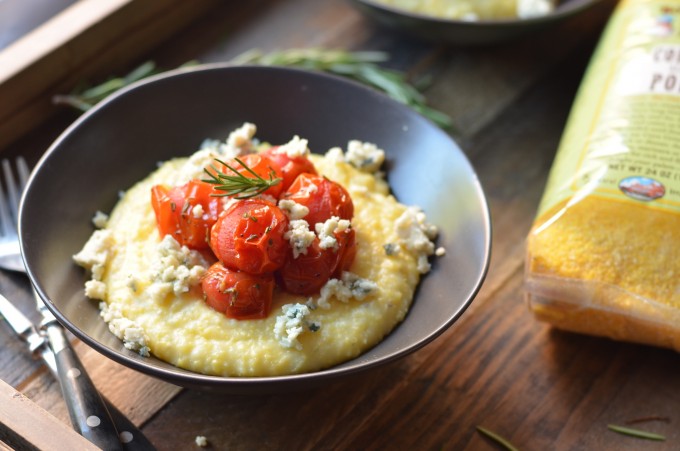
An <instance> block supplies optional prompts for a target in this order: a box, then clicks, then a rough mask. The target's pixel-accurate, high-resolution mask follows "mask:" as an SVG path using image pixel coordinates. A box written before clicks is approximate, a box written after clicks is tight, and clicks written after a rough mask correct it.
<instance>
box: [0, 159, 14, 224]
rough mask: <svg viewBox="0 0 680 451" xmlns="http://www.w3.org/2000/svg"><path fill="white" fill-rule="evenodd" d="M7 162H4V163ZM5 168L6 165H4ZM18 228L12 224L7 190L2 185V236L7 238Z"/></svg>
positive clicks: (0, 189) (0, 205)
mask: <svg viewBox="0 0 680 451" xmlns="http://www.w3.org/2000/svg"><path fill="white" fill-rule="evenodd" d="M4 161H6V160H3V163H4ZM3 166H4V164H3ZM15 228H16V226H15V225H14V223H13V222H12V216H11V213H10V211H9V208H8V205H7V196H6V195H5V190H4V189H3V188H2V184H0V236H2V237H5V236H7V235H9V234H11V233H12V231H13V230H15Z"/></svg>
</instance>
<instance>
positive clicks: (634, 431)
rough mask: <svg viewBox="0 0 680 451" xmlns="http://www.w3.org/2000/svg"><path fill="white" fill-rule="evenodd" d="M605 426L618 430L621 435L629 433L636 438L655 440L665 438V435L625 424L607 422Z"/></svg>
mask: <svg viewBox="0 0 680 451" xmlns="http://www.w3.org/2000/svg"><path fill="white" fill-rule="evenodd" d="M607 427H608V428H609V429H610V430H612V431H614V432H618V433H619V434H623V435H630V436H631V437H637V438H643V439H647V440H657V441H664V440H666V437H664V436H663V435H660V434H655V433H653V432H647V431H642V430H640V429H633V428H629V427H625V426H618V425H616V424H609V425H607Z"/></svg>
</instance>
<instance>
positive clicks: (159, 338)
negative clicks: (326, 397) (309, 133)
mask: <svg viewBox="0 0 680 451" xmlns="http://www.w3.org/2000/svg"><path fill="white" fill-rule="evenodd" d="M336 156H337V154H336ZM310 158H311V159H312V160H313V162H314V164H315V166H316V168H317V170H318V171H319V173H321V174H323V175H325V176H327V177H328V178H330V179H331V180H334V181H337V182H339V183H340V184H342V185H343V186H345V187H346V188H347V189H348V191H349V192H350V194H351V196H352V199H353V202H354V206H355V216H354V218H353V219H352V227H353V228H354V229H355V230H356V241H357V245H358V252H357V256H356V259H355V261H354V264H353V266H352V268H351V273H353V274H356V275H357V276H359V277H360V278H362V279H365V280H367V281H370V282H372V283H374V284H375V286H376V288H375V289H373V290H371V291H370V292H369V293H368V294H367V295H366V297H365V298H364V299H362V300H357V299H354V298H353V299H350V300H348V301H345V302H343V301H341V300H338V299H337V298H335V297H331V298H330V300H329V302H328V303H325V302H322V303H321V304H323V305H318V296H313V297H312V298H311V300H310V299H308V298H306V297H303V296H293V295H290V294H287V293H284V292H282V291H280V290H279V289H278V288H277V289H276V290H277V291H275V294H274V301H273V305H272V312H271V314H270V315H269V317H268V318H266V319H261V320H234V319H229V318H227V317H225V316H224V315H223V314H221V313H218V312H216V311H215V310H213V309H211V308H210V307H208V306H207V305H206V304H205V302H204V301H203V299H202V293H201V289H200V284H196V281H197V280H198V279H199V278H200V274H201V270H202V269H203V268H207V265H208V264H209V262H208V261H204V260H203V259H202V257H201V256H200V255H198V254H197V253H196V252H189V251H188V250H187V249H186V248H185V249H184V254H182V253H179V254H178V253H173V252H174V251H173V252H169V251H167V249H166V250H165V251H159V243H160V242H161V237H159V234H158V230H157V227H156V220H155V216H154V212H153V209H152V206H151V203H150V190H151V187H152V186H153V185H156V184H176V183H177V181H178V174H179V173H181V172H182V170H184V169H186V167H187V165H189V164H191V163H190V162H189V160H187V159H175V160H171V161H169V162H166V163H164V164H163V165H162V166H161V167H160V168H159V169H158V170H156V171H155V172H153V173H152V174H151V175H150V176H149V177H148V178H146V179H145V180H143V181H141V182H139V183H138V184H137V185H135V186H134V187H132V188H131V189H130V190H128V191H127V192H126V193H125V195H124V196H123V197H122V198H121V200H120V201H119V203H118V204H117V206H116V207H115V209H114V210H113V212H112V213H111V215H110V218H109V220H108V223H107V224H106V226H105V227H104V229H103V232H105V234H106V236H105V239H104V240H103V242H102V243H100V244H99V247H101V248H103V249H105V254H106V257H105V258H102V261H101V262H100V263H102V265H101V267H100V268H99V271H98V272H99V274H98V275H97V276H98V280H94V281H92V282H91V284H94V285H96V289H93V288H92V286H91V287H90V289H89V291H90V293H89V294H88V296H90V297H93V298H99V299H101V300H102V301H104V302H103V303H102V305H101V307H102V309H103V315H102V316H104V317H105V319H106V320H107V321H108V322H109V325H110V328H111V329H112V331H114V333H116V334H117V335H118V336H119V337H120V338H121V339H123V340H130V339H131V337H130V336H135V337H137V338H141V340H142V345H143V346H141V347H142V349H141V351H142V352H143V353H146V351H149V352H150V353H151V354H153V355H155V356H156V357H158V358H160V359H162V360H165V361H167V362H170V363H172V364H174V365H176V366H178V367H181V368H185V369H188V370H192V371H196V372H199V373H204V374H210V375H220V376H271V375H284V374H292V373H301V372H309V371H315V370H319V369H323V368H327V367H330V366H332V365H335V364H338V363H341V362H343V361H346V360H349V359H352V358H354V357H357V356H358V355H360V354H361V353H362V352H364V351H366V350H367V349H369V348H371V347H372V346H374V345H376V344H377V343H378V342H380V341H381V340H382V339H383V337H384V336H385V335H386V334H388V333H389V332H390V331H391V330H392V329H393V328H394V327H395V326H396V325H397V324H398V323H399V322H401V321H402V320H403V319H404V316H405V315H406V313H407V311H408V309H409V306H410V304H411V300H412V298H413V294H414V291H415V288H416V285H417V284H418V281H419V277H420V273H421V272H425V271H423V270H422V268H421V269H420V270H419V262H420V265H422V263H423V260H422V259H423V255H422V252H421V253H420V255H419V253H418V251H416V250H412V249H409V246H408V243H406V242H405V241H404V240H408V236H407V235H408V233H406V234H404V231H403V230H402V231H401V233H400V232H399V230H397V228H396V227H395V223H397V222H398V220H399V218H400V217H402V222H403V216H402V215H405V214H406V215H408V213H409V212H408V210H409V209H408V208H407V207H406V206H404V205H402V204H399V203H398V202H397V201H396V200H395V198H394V197H393V196H392V195H390V194H389V187H388V185H387V183H386V182H385V181H384V180H383V179H382V178H381V177H380V176H375V175H374V174H371V173H366V172H362V171H360V170H358V169H356V168H355V167H353V166H351V165H350V164H348V163H346V162H343V161H337V160H338V158H331V157H330V156H328V157H321V156H318V155H311V156H310ZM179 178H181V177H179ZM407 222H408V221H407ZM398 243H402V244H401V245H399V244H398ZM388 244H389V245H390V246H388V248H389V250H390V252H386V249H385V245H388ZM430 244H431V243H430ZM395 245H396V246H395ZM86 247H87V246H86ZM175 251H176V249H175ZM84 252H85V251H84ZM159 252H160V253H159ZM163 252H165V253H163ZM168 252H169V253H168ZM432 252H433V251H432V249H430V250H429V251H428V252H426V254H431V253H432ZM388 254H389V255H388ZM419 258H420V260H419ZM76 261H78V258H76ZM159 262H162V264H159ZM79 263H80V264H83V263H82V262H79ZM201 263H202V265H201ZM168 265H169V267H170V268H171V269H167V267H168ZM173 265H174V266H173ZM203 265H204V266H203ZM83 266H86V267H89V268H90V269H92V265H91V264H90V265H88V264H83ZM178 267H182V268H180V269H181V270H182V271H183V272H182V271H180V272H182V274H180V275H178V274H177V271H175V269H177V268H178ZM164 268H165V269H164ZM192 271H193V272H192ZM187 281H188V285H187V286H184V287H182V283H187ZM180 282H182V283H180ZM178 285H179V288H178ZM186 289H188V291H186V292H183V291H182V290H186ZM86 291H87V290H86ZM290 304H305V306H310V307H311V308H310V309H309V312H308V315H307V316H306V317H305V318H303V320H302V321H301V324H302V326H301V329H300V330H298V331H297V332H296V333H295V336H294V337H293V345H291V344H290V343H288V345H286V344H285V343H282V338H281V336H280V331H281V327H279V333H278V334H277V333H275V329H276V323H277V317H280V316H281V314H282V307H283V306H284V305H290ZM324 305H325V307H326V308H324ZM329 306H330V307H329ZM303 309H304V308H303ZM121 320H122V323H121ZM279 321H282V320H281V319H279ZM114 324H116V325H115V326H114ZM114 329H116V330H114ZM298 334H299V335H298ZM284 341H285V340H284ZM137 350H139V349H137Z"/></svg>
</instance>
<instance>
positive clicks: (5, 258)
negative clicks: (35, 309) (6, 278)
mask: <svg viewBox="0 0 680 451" xmlns="http://www.w3.org/2000/svg"><path fill="white" fill-rule="evenodd" d="M16 167H17V174H18V178H19V180H16V179H15V177H14V171H13V170H12V166H11V163H10V162H9V160H7V159H4V160H2V175H3V179H4V180H5V185H6V187H7V194H5V191H4V190H3V188H2V185H1V184H0V268H4V269H9V270H11V271H20V272H24V273H25V272H26V268H25V267H24V262H23V261H22V259H21V249H20V248H19V235H18V234H17V226H16V224H17V222H18V218H19V199H20V198H21V193H22V192H23V191H24V188H25V187H26V183H27V182H28V175H29V172H30V171H29V170H28V165H27V164H26V160H25V159H24V158H23V157H18V158H17V159H16Z"/></svg>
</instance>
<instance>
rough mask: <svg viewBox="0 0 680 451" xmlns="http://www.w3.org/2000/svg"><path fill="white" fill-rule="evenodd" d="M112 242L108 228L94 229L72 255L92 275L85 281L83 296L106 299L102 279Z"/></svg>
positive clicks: (111, 235) (104, 285)
mask: <svg viewBox="0 0 680 451" xmlns="http://www.w3.org/2000/svg"><path fill="white" fill-rule="evenodd" d="M113 244H114V238H113V234H112V233H111V231H110V230H106V229H102V230H95V232H94V233H93V234H92V236H90V239H89V240H87V243H85V246H83V249H82V250H81V251H80V252H78V253H77V254H75V255H74V256H73V260H74V261H75V262H76V263H77V264H78V265H80V266H82V267H83V268H85V269H87V270H89V271H90V273H91V275H92V277H91V279H90V280H88V281H87V282H85V296H87V297H88V298H90V299H99V300H106V284H105V283H104V282H103V281H102V279H103V277H104V270H105V269H106V261H107V260H108V258H109V255H110V253H111V248H112V246H113Z"/></svg>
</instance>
